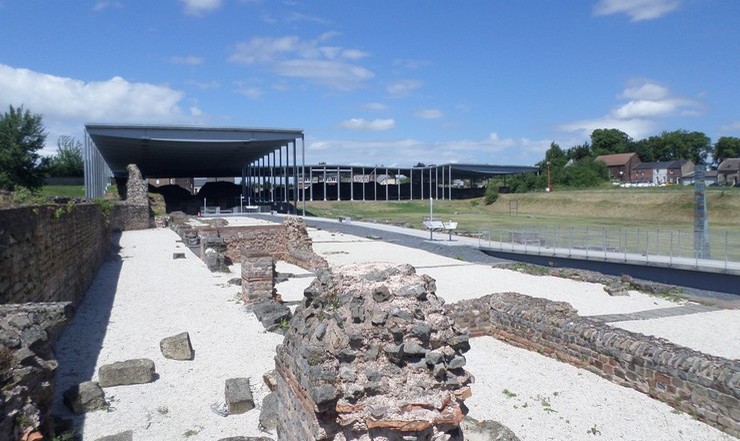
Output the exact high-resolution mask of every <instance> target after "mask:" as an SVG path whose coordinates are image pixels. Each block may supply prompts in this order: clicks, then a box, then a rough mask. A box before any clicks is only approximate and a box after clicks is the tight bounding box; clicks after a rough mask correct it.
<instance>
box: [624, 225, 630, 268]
mask: <svg viewBox="0 0 740 441" xmlns="http://www.w3.org/2000/svg"><path fill="white" fill-rule="evenodd" d="M628 232H629V230H624V261H625V262H626V261H627V233H628Z"/></svg>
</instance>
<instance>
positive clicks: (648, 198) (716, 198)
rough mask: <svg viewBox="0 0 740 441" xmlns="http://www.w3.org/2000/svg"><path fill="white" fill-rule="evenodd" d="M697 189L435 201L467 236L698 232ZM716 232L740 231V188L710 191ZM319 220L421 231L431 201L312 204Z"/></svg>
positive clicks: (443, 215)
mask: <svg viewBox="0 0 740 441" xmlns="http://www.w3.org/2000/svg"><path fill="white" fill-rule="evenodd" d="M693 199H694V193H693V188H691V187H685V188H673V189H614V190H595V191H589V190H581V191H562V192H553V193H526V194H502V195H500V197H499V199H498V201H496V202H495V203H494V204H492V205H488V206H487V205H485V204H484V203H483V200H482V199H481V198H478V199H469V200H453V201H434V217H435V218H439V219H441V220H448V219H450V220H454V221H457V222H458V228H459V229H460V230H464V231H472V232H475V231H478V230H479V229H481V228H501V227H504V228H509V227H518V228H521V227H538V226H560V227H571V226H572V227H610V228H620V227H623V228H629V227H635V228H636V227H647V228H651V227H655V228H665V229H677V230H687V231H688V230H693V222H694V205H693V204H694V202H693ZM707 207H708V211H709V226H710V230H712V231H713V232H723V231H731V232H738V231H740V189H737V188H727V189H724V190H722V189H715V188H713V189H711V190H710V191H708V192H707ZM306 210H307V211H308V212H310V214H312V215H315V216H322V217H329V218H334V217H338V216H349V217H351V218H352V219H356V220H366V221H374V222H392V223H400V224H406V225H407V226H409V227H412V228H421V227H422V224H421V222H422V220H423V218H424V217H427V216H429V201H394V202H348V201H342V202H337V201H326V202H324V201H316V202H307V203H306Z"/></svg>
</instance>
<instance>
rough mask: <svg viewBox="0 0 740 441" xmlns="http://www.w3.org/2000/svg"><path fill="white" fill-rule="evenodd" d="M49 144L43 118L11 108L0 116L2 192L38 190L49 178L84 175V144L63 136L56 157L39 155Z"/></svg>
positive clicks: (0, 184)
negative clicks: (23, 188) (24, 189)
mask: <svg viewBox="0 0 740 441" xmlns="http://www.w3.org/2000/svg"><path fill="white" fill-rule="evenodd" d="M45 142H46V131H45V130H44V125H43V118H42V116H41V115H40V114H33V113H31V112H30V111H29V110H24V109H23V106H21V107H18V108H15V107H13V106H12V105H11V106H10V109H9V110H8V111H7V112H5V113H4V114H2V115H0V189H5V190H11V191H12V190H15V189H16V188H17V187H25V188H28V189H30V190H35V189H37V188H39V187H41V186H42V185H44V181H45V180H46V178H47V177H49V176H52V177H57V176H64V177H79V176H82V175H83V173H84V163H83V159H82V143H81V142H80V141H79V140H77V139H75V138H73V137H71V136H61V137H60V138H59V139H58V141H57V154H56V155H55V156H51V157H46V156H42V155H41V154H40V151H41V150H42V149H43V148H44V143H45Z"/></svg>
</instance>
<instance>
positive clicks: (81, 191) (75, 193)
mask: <svg viewBox="0 0 740 441" xmlns="http://www.w3.org/2000/svg"><path fill="white" fill-rule="evenodd" d="M40 194H41V195H42V196H62V197H68V198H84V197H85V186H84V185H45V186H43V187H41V192H40Z"/></svg>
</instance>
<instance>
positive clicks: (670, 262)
mask: <svg viewBox="0 0 740 441" xmlns="http://www.w3.org/2000/svg"><path fill="white" fill-rule="evenodd" d="M668 262H669V265H670V266H673V230H671V251H670V258H669V260H668Z"/></svg>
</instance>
